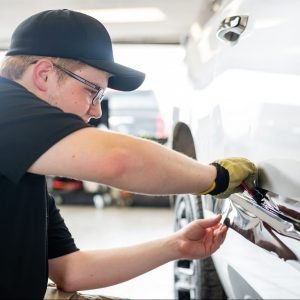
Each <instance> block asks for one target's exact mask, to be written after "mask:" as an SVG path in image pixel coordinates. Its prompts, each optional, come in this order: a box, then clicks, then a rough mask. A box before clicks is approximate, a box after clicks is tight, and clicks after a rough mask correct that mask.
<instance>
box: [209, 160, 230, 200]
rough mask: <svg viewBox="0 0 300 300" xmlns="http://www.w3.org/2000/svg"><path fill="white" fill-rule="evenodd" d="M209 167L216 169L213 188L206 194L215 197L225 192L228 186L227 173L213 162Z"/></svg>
mask: <svg viewBox="0 0 300 300" xmlns="http://www.w3.org/2000/svg"><path fill="white" fill-rule="evenodd" d="M210 165H212V166H214V167H215V168H216V169H217V176H216V179H215V188H214V189H213V190H211V191H209V192H208V194H210V195H212V196H215V195H218V194H221V193H223V192H225V191H226V190H227V188H228V186H229V173H228V170H226V169H225V168H224V167H222V166H221V165H220V164H218V163H216V162H213V163H211V164H210Z"/></svg>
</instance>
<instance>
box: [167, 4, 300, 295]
mask: <svg viewBox="0 0 300 300" xmlns="http://www.w3.org/2000/svg"><path fill="white" fill-rule="evenodd" d="M299 11H300V2H299V1H297V0H285V1H283V0H223V1H221V0H219V1H216V0H215V1H209V0H207V1H203V7H202V9H201V12H200V15H199V17H198V19H197V20H196V21H195V22H194V23H193V24H192V27H191V30H190V32H189V35H188V37H187V39H186V44H185V47H186V64H187V67H188V71H189V75H190V77H191V80H192V82H193V83H194V85H195V88H196V91H195V93H194V94H193V97H189V98H188V99H185V101H184V102H183V103H182V105H180V106H178V107H176V108H175V112H176V114H174V115H176V116H178V118H177V119H178V120H177V123H176V126H175V127H174V132H173V141H172V144H173V148H174V149H176V150H178V151H181V152H183V153H186V154H188V155H190V156H192V157H195V158H197V159H198V160H199V161H202V162H206V163H209V162H212V161H213V160H215V159H217V158H224V157H230V156H242V157H247V158H249V159H250V160H252V161H253V162H254V163H255V164H256V165H257V166H258V168H259V177H258V180H257V182H256V184H257V190H255V191H254V192H260V193H261V194H263V195H265V198H263V199H261V201H259V199H256V197H255V195H251V194H252V192H251V191H250V193H248V192H247V191H244V192H243V193H237V194H234V195H232V196H231V197H230V198H228V199H225V200H217V199H215V198H213V197H210V196H203V197H201V198H200V197H195V196H193V195H181V196H178V197H177V198H176V205H175V211H176V223H175V224H176V225H175V226H176V229H179V228H181V227H182V226H184V225H185V224H186V223H187V222H190V221H191V220H193V219H195V218H203V217H210V216H212V215H214V214H222V216H223V220H224V222H225V223H226V224H228V225H229V226H230V229H229V231H228V236H227V239H226V240H225V243H224V244H223V245H222V247H221V248H220V249H219V250H218V251H217V252H216V253H215V254H214V255H213V256H212V258H208V259H206V260H201V261H188V260H179V261H178V262H176V263H175V269H174V278H175V293H176V298H177V299H226V298H230V299H300V289H299V286H300V262H299V260H300V34H299V32H298V31H299V28H300V18H299Z"/></svg>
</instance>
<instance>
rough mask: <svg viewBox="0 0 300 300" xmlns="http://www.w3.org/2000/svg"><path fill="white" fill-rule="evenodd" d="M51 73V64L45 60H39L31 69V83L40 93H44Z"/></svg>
mask: <svg viewBox="0 0 300 300" xmlns="http://www.w3.org/2000/svg"><path fill="white" fill-rule="evenodd" d="M52 73H53V64H52V63H51V61H49V60H46V59H41V60H39V61H38V62H37V63H36V64H35V65H34V68H33V74H32V75H33V77H32V79H33V83H34V85H35V86H36V88H38V89H39V90H40V91H43V92H46V91H47V89H48V85H49V76H51V74H52Z"/></svg>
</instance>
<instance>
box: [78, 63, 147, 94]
mask: <svg viewBox="0 0 300 300" xmlns="http://www.w3.org/2000/svg"><path fill="white" fill-rule="evenodd" d="M80 60H81V61H82V62H85V63H86V64H88V65H90V66H93V67H94V68H97V69H100V70H103V71H106V72H108V73H110V74H111V75H112V76H111V77H110V78H109V80H108V87H109V88H111V89H114V90H119V91H133V90H135V89H137V88H138V87H139V86H140V85H141V84H142V83H143V82H144V79H145V74H144V73H143V72H140V71H137V70H134V69H132V68H128V67H125V66H123V65H120V64H117V63H115V62H108V61H103V60H92V59H80Z"/></svg>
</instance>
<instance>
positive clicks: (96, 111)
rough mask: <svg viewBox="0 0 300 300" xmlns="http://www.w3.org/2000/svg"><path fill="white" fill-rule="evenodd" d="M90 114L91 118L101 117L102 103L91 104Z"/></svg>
mask: <svg viewBox="0 0 300 300" xmlns="http://www.w3.org/2000/svg"><path fill="white" fill-rule="evenodd" d="M88 114H89V116H90V117H91V118H95V119H99V118H100V117H101V116H102V109H101V104H99V105H91V106H90V109H89V111H88Z"/></svg>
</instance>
